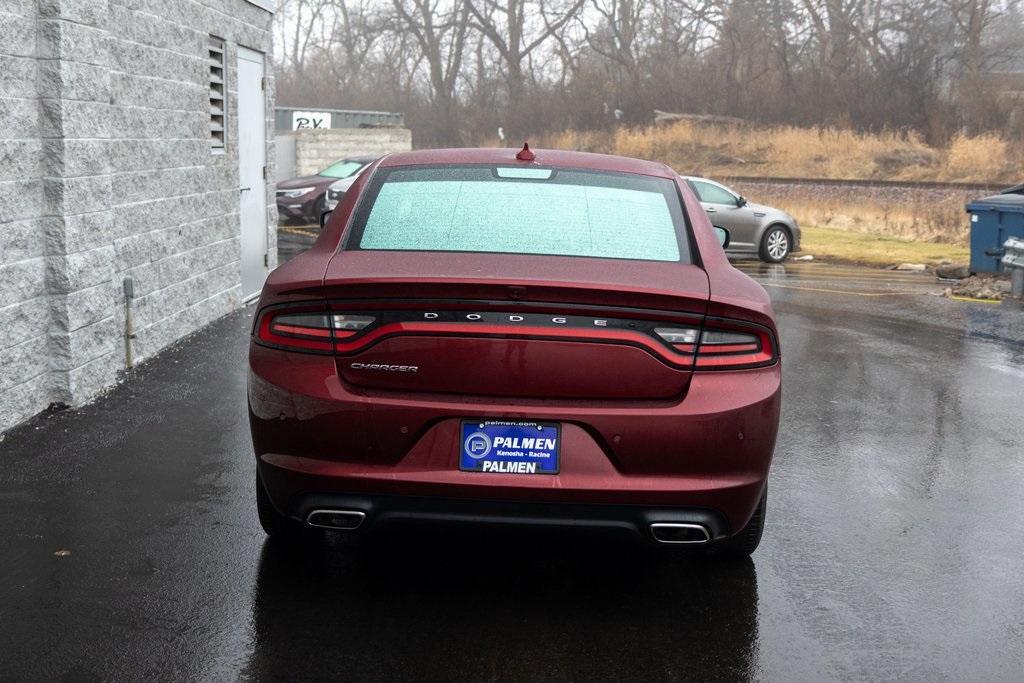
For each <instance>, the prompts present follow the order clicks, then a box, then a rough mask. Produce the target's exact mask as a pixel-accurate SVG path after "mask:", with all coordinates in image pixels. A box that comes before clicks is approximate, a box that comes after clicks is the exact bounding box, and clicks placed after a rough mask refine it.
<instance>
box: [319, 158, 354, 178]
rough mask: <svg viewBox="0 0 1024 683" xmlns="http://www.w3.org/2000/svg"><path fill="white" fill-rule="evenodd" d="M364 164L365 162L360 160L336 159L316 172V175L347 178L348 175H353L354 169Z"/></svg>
mask: <svg viewBox="0 0 1024 683" xmlns="http://www.w3.org/2000/svg"><path fill="white" fill-rule="evenodd" d="M365 165H366V164H364V163H363V162H361V161H352V160H350V159H345V160H344V161H337V162H335V163H333V164H331V165H330V166H328V167H327V168H325V169H324V170H322V171H320V173H318V174H317V175H324V176H327V177H328V178H338V179H341V178H348V177H349V176H350V175H353V174H354V173H355V172H356V171H358V170H359V169H361V168H362V167H363V166H365Z"/></svg>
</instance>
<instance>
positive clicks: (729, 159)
mask: <svg viewBox="0 0 1024 683" xmlns="http://www.w3.org/2000/svg"><path fill="white" fill-rule="evenodd" d="M540 142H541V143H542V144H540V145H538V146H543V147H554V148H557V149H575V150H581V151H588V152H604V153H608V154H621V155H623V156H630V157H637V158H640V159H656V160H658V161H663V162H665V163H667V164H668V165H670V166H672V167H673V168H675V169H676V170H677V171H679V172H680V173H686V174H694V175H705V176H712V177H730V176H768V177H775V178H834V179H862V180H909V181H915V180H916V181H939V182H979V183H988V182H993V183H999V182H1006V183H1009V182H1020V174H1021V172H1022V169H1024V143H1017V144H1011V143H1010V142H1008V141H1006V140H1003V139H1002V138H1000V137H997V136H995V135H979V136H976V137H967V136H962V135H961V136H957V137H955V138H953V140H952V141H951V142H950V144H949V145H948V146H947V147H945V148H935V147H930V146H928V145H927V144H925V143H924V142H923V141H922V140H921V138H920V137H919V136H918V135H917V134H916V133H912V132H910V133H895V132H882V133H857V132H854V131H850V130H842V129H836V128H795V127H792V126H781V127H757V126H753V125H721V124H708V123H697V122H691V121H681V122H678V123H674V124H669V125H659V126H648V127H645V128H621V129H618V130H616V131H565V132H563V133H560V134H557V135H553V136H549V137H548V138H546V139H543V140H541V141H540Z"/></svg>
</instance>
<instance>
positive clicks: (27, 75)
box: [0, 0, 51, 429]
mask: <svg viewBox="0 0 1024 683" xmlns="http://www.w3.org/2000/svg"><path fill="white" fill-rule="evenodd" d="M38 33H39V30H38V28H37V25H36V2H35V0H15V1H14V2H5V3H4V4H2V5H0V429H3V428H4V427H5V426H8V425H10V424H13V423H15V422H18V421H20V420H23V419H25V418H26V417H29V416H30V415H33V414H34V413H36V412H38V411H40V410H42V409H43V408H45V407H46V406H47V405H48V403H49V401H50V395H51V391H50V373H49V339H48V335H47V330H48V328H49V325H50V311H49V302H48V297H47V292H46V253H47V245H46V232H45V229H44V216H45V215H46V214H47V213H48V211H47V209H46V206H45V204H46V202H45V201H44V193H43V176H44V169H43V163H42V160H43V135H42V131H41V130H40V120H39V103H38V101H37V100H36V97H37V95H36V82H37V75H38V60H37V59H36V53H37V46H36V45H37V42H40V40H39V38H40V36H39V35H38Z"/></svg>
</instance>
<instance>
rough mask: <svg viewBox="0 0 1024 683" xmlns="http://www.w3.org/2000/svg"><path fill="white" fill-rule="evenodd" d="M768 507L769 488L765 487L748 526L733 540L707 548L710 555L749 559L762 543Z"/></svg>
mask: <svg viewBox="0 0 1024 683" xmlns="http://www.w3.org/2000/svg"><path fill="white" fill-rule="evenodd" d="M767 505H768V487H767V486H765V489H764V493H762V494H761V502H759V503H758V504H757V509H756V510H754V516H753V517H751V518H750V521H749V522H747V525H746V526H745V527H743V528H742V529H741V530H740V532H739V533H738V534H736V535H734V536H732V537H731V538H729V539H727V540H724V541H718V542H716V543H714V544H712V545H710V546H708V547H707V552H708V554H709V555H714V556H717V557H747V556H748V555H750V554H751V553H753V552H754V551H755V550H757V546H758V545H759V544H760V543H761V535H762V534H763V533H764V516H765V508H766V507H767Z"/></svg>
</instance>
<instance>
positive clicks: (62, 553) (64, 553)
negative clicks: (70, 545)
mask: <svg viewBox="0 0 1024 683" xmlns="http://www.w3.org/2000/svg"><path fill="white" fill-rule="evenodd" d="M53 554H54V555H56V556H57V557H67V556H68V555H70V554H71V551H70V550H67V549H65V548H61V549H60V550H57V551H55V552H54V553H53Z"/></svg>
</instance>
